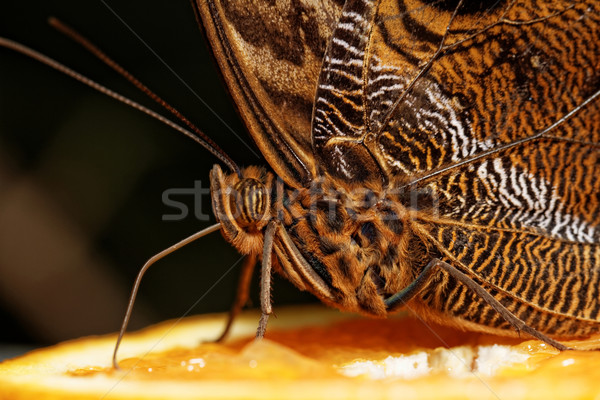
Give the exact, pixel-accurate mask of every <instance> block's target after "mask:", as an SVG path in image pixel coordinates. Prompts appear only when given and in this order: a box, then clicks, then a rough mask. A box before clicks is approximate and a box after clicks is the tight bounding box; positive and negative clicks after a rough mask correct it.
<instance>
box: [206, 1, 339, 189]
mask: <svg viewBox="0 0 600 400" xmlns="http://www.w3.org/2000/svg"><path fill="white" fill-rule="evenodd" d="M342 3H343V2H342V1H340V0H338V1H335V0H325V1H319V2H316V3H315V2H311V1H292V2H266V1H236V0H197V1H195V3H194V4H195V8H196V12H197V15H198V16H199V19H200V20H201V21H202V25H203V27H204V30H205V33H206V36H207V38H208V40H209V41H210V43H211V47H212V49H213V52H214V55H215V58H216V60H217V62H218V64H219V67H220V69H221V71H222V73H223V76H224V78H225V81H226V82H227V85H228V87H229V89H230V92H231V95H232V96H233V99H234V101H235V104H236V105H237V107H238V109H239V110H240V114H241V116H242V118H243V119H244V122H245V123H246V126H247V127H248V129H249V131H250V134H251V135H252V137H253V139H254V141H255V142H256V144H257V145H258V147H259V149H260V151H261V152H262V154H263V155H264V156H265V158H266V159H267V161H268V163H269V164H270V165H271V166H272V167H273V169H274V170H275V172H276V173H277V174H278V175H279V176H280V177H281V178H283V179H284V181H285V182H286V183H287V184H288V185H290V186H292V187H300V186H302V185H303V184H304V183H306V182H309V181H310V180H311V179H312V178H313V177H314V176H315V173H316V167H315V164H314V157H313V156H312V144H311V135H310V122H311V115H312V109H313V101H314V96H315V90H316V82H317V78H318V76H319V71H320V69H321V64H322V58H323V54H324V52H325V49H326V47H327V42H328V39H329V37H330V36H331V34H332V27H333V26H334V25H335V22H336V21H337V19H338V17H339V13H340V11H341V7H342Z"/></svg>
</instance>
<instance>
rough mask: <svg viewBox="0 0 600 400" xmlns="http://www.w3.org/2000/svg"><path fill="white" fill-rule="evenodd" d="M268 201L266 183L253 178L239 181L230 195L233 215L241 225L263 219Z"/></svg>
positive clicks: (246, 225)
mask: <svg viewBox="0 0 600 400" xmlns="http://www.w3.org/2000/svg"><path fill="white" fill-rule="evenodd" d="M268 201H269V198H268V194H267V189H266V188H265V185H263V184H262V183H261V182H260V181H258V180H256V179H252V178H245V179H242V180H241V181H239V182H238V183H237V184H236V185H235V186H234V187H233V192H232V193H231V195H230V197H229V202H230V207H231V211H232V212H233V217H234V218H235V220H236V222H237V223H238V224H239V225H240V226H241V227H248V226H250V225H254V224H256V223H257V222H259V221H261V220H262V219H263V217H264V215H265V213H266V211H267V204H268Z"/></svg>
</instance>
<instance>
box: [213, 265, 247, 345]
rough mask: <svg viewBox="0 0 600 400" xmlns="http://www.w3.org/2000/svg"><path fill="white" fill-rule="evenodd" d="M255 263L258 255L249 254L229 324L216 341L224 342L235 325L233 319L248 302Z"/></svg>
mask: <svg viewBox="0 0 600 400" xmlns="http://www.w3.org/2000/svg"><path fill="white" fill-rule="evenodd" d="M255 265H256V256H255V255H253V254H251V255H249V256H247V257H246V259H245V260H244V265H243V266H242V271H241V273H240V280H239V282H238V287H237V291H236V295H235V302H234V303H233V306H232V307H231V310H229V316H228V318H227V324H226V325H225V329H223V332H222V333H221V335H220V336H219V337H218V338H217V339H215V342H217V343H219V342H222V341H223V340H224V339H225V338H226V337H227V335H228V334H229V331H230V330H231V327H232V326H233V321H234V320H235V317H237V316H238V314H239V313H240V311H242V308H243V307H244V306H245V305H246V303H247V302H248V297H249V295H250V283H251V281H252V273H253V272H254V266H255Z"/></svg>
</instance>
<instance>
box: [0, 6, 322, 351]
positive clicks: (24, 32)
mask: <svg viewBox="0 0 600 400" xmlns="http://www.w3.org/2000/svg"><path fill="white" fill-rule="evenodd" d="M14 3H17V2H14ZM21 3H22V5H20V4H10V5H8V4H3V6H2V12H1V13H0V35H1V36H4V37H8V38H11V39H13V40H16V41H18V42H21V43H23V44H25V45H28V46H30V47H32V48H34V49H36V50H39V51H41V52H42V53H44V54H46V55H48V56H50V57H52V58H55V59H56V60H58V61H60V62H62V63H64V64H66V65H67V66H69V67H71V68H73V69H75V70H77V71H79V72H81V73H83V74H84V75H87V76H88V77H90V78H92V79H94V80H96V81H98V82H100V83H102V84H104V85H106V86H108V87H109V88H111V89H114V90H116V91H118V92H121V93H122V94H125V95H126V96H128V97H132V98H133V99H135V100H137V101H141V102H142V103H144V104H146V105H152V102H151V101H149V100H147V99H146V98H145V97H144V95H143V94H141V93H139V92H138V91H137V90H136V89H135V88H132V86H131V85H129V84H128V83H127V82H126V81H125V80H124V79H122V78H121V77H119V76H118V75H117V74H116V73H114V72H112V71H111V70H110V69H108V68H107V67H105V66H104V65H103V64H101V63H100V62H99V61H98V60H96V59H95V58H94V57H93V56H91V55H89V54H88V53H87V52H86V51H85V50H83V49H82V48H81V47H79V46H78V45H76V44H74V43H73V42H71V41H70V40H69V39H67V38H65V37H64V36H62V35H61V34H59V33H58V32H56V31H55V30H54V29H52V28H51V27H50V26H49V25H48V24H47V23H46V20H47V18H48V17H49V16H56V17H58V18H60V19H61V20H63V21H64V22H66V23H68V24H70V25H71V26H73V27H74V28H75V29H76V30H78V31H79V32H81V33H82V34H84V35H85V36H87V37H88V38H89V39H91V40H92V41H93V42H94V43H95V44H97V45H98V46H99V47H100V48H102V49H103V50H104V51H105V52H107V53H108V54H109V55H110V56H111V57H112V58H113V59H115V60H116V61H117V62H118V63H120V64H121V65H122V66H124V67H125V68H126V69H127V70H128V71H129V72H131V73H132V74H133V75H135V76H136V77H137V78H138V79H139V80H141V81H142V82H144V83H145V84H146V85H147V86H149V87H150V88H151V89H152V90H154V91H155V92H156V93H158V94H159V95H160V96H161V97H163V98H164V99H165V100H166V101H167V102H169V103H170V104H172V105H173V106H174V107H176V108H177V109H179V110H180V111H181V112H182V113H183V114H184V115H186V116H188V118H189V119H191V120H192V121H193V122H195V123H196V124H197V125H198V126H199V127H200V129H202V130H204V131H205V132H206V133H207V134H208V135H209V136H211V137H212V138H214V139H215V141H216V142H217V143H218V144H219V145H221V146H222V147H223V148H224V149H225V151H227V152H228V153H229V154H230V155H231V157H232V158H233V159H234V160H236V162H238V163H239V164H240V165H251V164H264V161H263V159H262V158H261V157H260V155H259V154H260V153H259V152H258V150H257V149H256V147H255V146H254V144H253V143H252V141H251V139H250V137H249V135H248V133H247V132H246V130H245V128H244V127H243V124H242V123H241V121H240V119H239V117H238V115H237V114H236V111H235V108H234V106H233V104H232V103H231V100H230V98H229V97H228V94H227V93H226V90H225V88H224V86H223V83H222V81H221V79H220V77H219V75H218V73H217V69H216V67H215V65H214V62H213V60H212V58H211V56H210V54H209V51H208V50H207V47H206V44H205V42H204V38H203V36H202V33H201V31H200V29H199V28H198V26H197V25H196V21H195V18H194V15H193V12H192V9H191V6H190V4H189V3H188V2H187V1H186V0H179V1H162V2H148V1H138V0H128V1H126V2H122V1H116V0H110V1H107V4H108V5H109V6H110V7H111V8H113V10H114V12H115V13H116V15H115V14H113V12H111V10H110V9H109V8H108V7H107V6H106V5H104V4H103V3H102V2H101V1H95V0H94V1H86V2H81V1H27V2H21ZM117 16H118V17H117ZM119 18H120V19H122V21H121V20H120V19H119ZM126 25H128V26H129V27H130V28H131V29H132V30H133V31H134V32H135V33H136V34H137V35H139V36H140V38H141V39H142V40H143V41H144V42H146V43H147V45H148V46H149V47H150V49H152V50H153V51H154V52H155V53H156V54H158V56H159V57H160V58H162V59H163V60H164V62H165V63H166V65H167V66H168V67H167V66H165V65H164V64H163V63H162V62H161V61H160V60H159V59H158V58H157V56H156V55H154V54H153V53H152V51H150V50H149V49H148V48H147V47H145V45H144V44H143V43H142V42H141V41H140V40H139V39H138V38H136V36H135V35H134V34H133V33H132V32H131V31H130V30H129V29H128V28H127V26H126ZM169 68H171V69H172V70H173V71H174V72H171V71H170V70H169ZM176 75H178V76H179V77H181V81H180V79H179V78H178V77H177V76H176ZM182 81H183V82H184V83H185V84H184V83H182ZM186 84H187V85H189V87H190V88H191V89H192V90H193V91H192V90H190V89H188V88H187V87H186ZM153 108H154V109H157V107H153ZM234 133H235V134H236V135H238V136H239V137H240V138H242V139H243V141H244V142H245V143H246V144H247V145H249V146H250V148H251V149H252V151H251V150H250V149H249V148H248V147H246V145H245V144H243V143H242V141H241V140H240V139H238V138H236V136H235V135H234ZM253 152H254V153H255V154H253ZM215 162H216V160H215V159H214V157H213V156H212V155H210V154H209V153H208V152H207V151H206V150H204V149H203V148H202V147H200V146H199V145H197V144H195V143H194V142H192V141H191V140H189V139H188V138H185V137H184V136H183V135H181V134H179V133H178V132H176V131H173V130H171V129H169V128H167V127H165V126H163V125H162V124H161V123H160V122H157V121H154V120H152V119H151V118H149V117H147V116H145V115H143V114H141V113H140V112H138V111H135V110H133V109H131V108H129V107H128V106H126V105H123V104H120V103H118V102H117V101H115V100H113V99H110V98H108V97H106V96H104V95H102V94H100V93H97V92H95V91H93V90H91V89H89V88H87V87H86V86H84V85H82V84H80V83H78V82H76V81H74V80H72V79H71V78H68V77H66V76H64V75H62V74H60V73H58V72H56V71H54V70H51V69H50V68H48V67H46V66H43V65H41V64H39V63H38V62H36V61H33V60H31V59H28V58H26V57H24V56H21V55H19V54H16V53H14V52H12V51H9V50H6V49H3V48H0V318H1V320H2V321H3V324H2V329H0V342H4V343H24V344H28V345H33V346H38V345H43V344H49V343H54V342H57V341H61V340H64V339H68V338H73V337H78V336H82V335H88V334H100V333H105V332H113V331H116V330H117V329H118V327H119V325H120V321H121V318H122V315H123V312H124V310H125V306H126V299H127V296H128V295H129V291H130V287H131V285H132V283H133V279H134V277H135V274H136V273H137V271H138V269H139V268H140V267H141V265H142V264H143V263H144V261H145V260H146V259H147V258H149V257H150V256H152V255H153V254H155V253H157V252H159V251H161V250H163V249H164V248H166V247H168V246H170V245H171V244H173V243H175V242H177V241H179V240H180V239H183V238H184V237H186V236H188V235H190V234H192V233H194V232H195V231H197V230H199V229H202V228H203V227H206V226H208V225H209V224H210V223H213V222H214V219H212V217H211V221H199V220H198V219H197V218H195V217H194V216H193V214H191V213H190V215H189V216H188V218H186V219H185V220H183V221H163V219H162V217H163V215H165V214H172V213H173V212H174V210H173V209H172V208H170V207H168V206H166V205H165V204H163V201H162V194H163V192H164V191H165V190H168V189H171V188H192V187H193V186H194V182H195V181H201V182H202V185H203V186H204V187H207V186H208V171H209V169H210V168H211V166H212V165H213V164H214V163H215ZM177 200H180V201H183V202H185V203H186V204H187V205H188V206H189V207H190V210H191V209H192V206H193V204H194V199H193V197H192V196H181V197H177ZM202 204H203V212H204V213H205V214H211V215H212V211H211V209H210V199H209V197H208V195H205V196H204V197H202ZM239 258H240V256H239V255H238V254H237V253H236V251H235V250H234V249H233V248H232V247H231V246H230V245H229V244H228V243H226V242H225V240H224V239H223V238H222V237H221V235H220V234H219V233H215V234H212V235H210V236H209V237H206V238H203V239H201V240H200V241H198V242H197V243H194V244H191V245H189V246H188V247H187V248H184V249H182V250H180V251H178V252H177V253H176V254H173V255H170V256H169V257H168V258H166V259H164V260H162V261H160V262H159V263H158V264H157V265H156V266H154V267H153V268H152V269H150V271H149V273H148V274H147V276H146V278H145V279H144V280H143V281H142V287H141V290H140V293H139V297H138V299H139V300H138V303H137V304H136V308H135V309H134V321H133V322H132V325H131V326H132V328H136V327H138V328H139V327H141V326H144V325H146V324H150V323H153V322H158V321H160V320H163V319H166V318H177V317H179V316H181V315H183V314H184V313H186V312H187V311H188V310H189V309H190V307H191V306H192V305H193V304H194V303H196V302H197V301H198V300H199V299H201V300H200V301H198V303H197V305H196V306H195V307H193V309H192V310H191V313H192V314H197V313H205V312H214V311H225V310H227V309H229V307H230V304H231V302H232V301H233V296H234V292H235V286H236V282H237V276H238V272H239V266H240V264H238V266H237V268H234V269H233V270H232V271H231V272H230V273H228V274H227V275H226V276H225V277H224V278H223V279H222V280H221V281H220V282H219V283H217V284H216V285H215V282H217V281H218V280H219V279H221V278H222V276H223V274H224V273H225V272H226V271H227V270H228V269H229V268H230V267H231V266H232V265H233V264H235V263H236V262H237V261H238V260H239ZM255 281H256V279H255ZM213 285H215V286H214V288H212V290H210V288H211V287H213ZM209 290H210V292H209V293H207V291H209ZM256 292H257V283H256V282H255V284H254V285H253V293H254V294H253V298H254V301H253V304H254V306H258V300H257V297H256ZM203 296H204V297H203ZM310 299H311V296H308V295H306V294H301V293H299V292H298V290H297V289H295V288H293V287H292V286H291V285H290V284H288V283H287V282H284V281H282V280H281V279H278V280H276V281H275V282H274V302H275V305H276V306H277V305H282V304H286V303H290V302H297V301H307V300H308V301H309V300H310Z"/></svg>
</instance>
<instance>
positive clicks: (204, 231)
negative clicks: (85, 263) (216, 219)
mask: <svg viewBox="0 0 600 400" xmlns="http://www.w3.org/2000/svg"><path fill="white" fill-rule="evenodd" d="M220 228H221V223H218V224H215V225H212V226H209V227H208V228H205V229H202V230H201V231H200V232H196V233H194V234H193V235H191V236H188V237H187V238H185V239H183V240H182V241H180V242H178V243H175V244H174V245H173V246H171V247H169V248H167V249H164V250H163V251H161V252H160V253H158V254H155V255H154V256H152V257H150V259H149V260H148V261H146V263H145V264H144V265H143V266H142V268H141V269H140V271H139V272H138V274H137V277H136V278H135V283H134V284H133V289H132V290H131V295H130V296H129V302H128V303H127V311H125V317H124V318H123V322H122V323H121V329H120V330H119V336H118V337H117V343H115V350H114V351H113V357H112V363H113V367H114V368H115V369H119V363H118V362H117V352H118V351H119V346H120V344H121V340H122V339H123V336H124V335H125V331H126V330H127V325H129V320H130V319H131V313H132V311H133V305H134V303H135V298H136V297H137V293H138V290H139V288H140V283H141V281H142V277H143V276H144V274H145V273H146V271H148V268H150V267H151V266H152V265H153V264H154V263H155V262H157V261H158V260H160V259H161V258H163V257H165V256H166V255H168V254H171V253H172V252H174V251H175V250H178V249H180V248H182V247H183V246H185V245H186V244H189V243H191V242H193V241H194V240H196V239H200V238H201V237H203V236H206V235H208V234H209V233H213V232H215V231H218V230H219V229H220Z"/></svg>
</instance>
